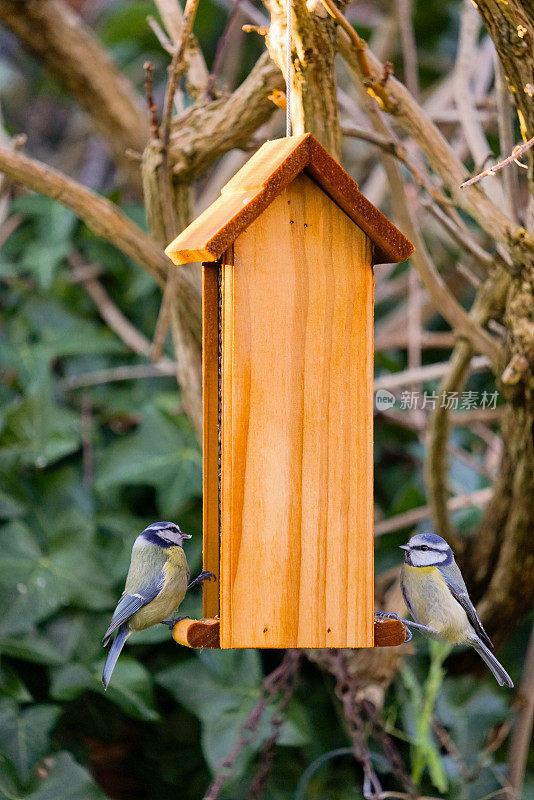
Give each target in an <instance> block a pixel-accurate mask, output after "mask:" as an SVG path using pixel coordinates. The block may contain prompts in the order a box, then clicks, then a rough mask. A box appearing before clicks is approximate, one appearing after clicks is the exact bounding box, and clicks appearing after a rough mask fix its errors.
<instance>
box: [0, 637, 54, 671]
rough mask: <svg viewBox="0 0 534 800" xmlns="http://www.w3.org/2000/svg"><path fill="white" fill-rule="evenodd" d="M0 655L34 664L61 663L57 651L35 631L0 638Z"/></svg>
mask: <svg viewBox="0 0 534 800" xmlns="http://www.w3.org/2000/svg"><path fill="white" fill-rule="evenodd" d="M0 654H2V655H6V656H11V657H12V658H20V659H22V660H24V661H32V662H34V663H36V664H60V663H61V662H62V661H63V657H62V655H61V653H60V652H59V650H58V649H57V648H56V647H54V645H53V644H52V643H51V642H50V641H49V640H48V639H47V638H46V637H45V636H41V635H40V634H39V633H37V632H35V631H32V632H31V633H28V634H26V635H25V636H21V635H17V636H13V637H11V636H0Z"/></svg>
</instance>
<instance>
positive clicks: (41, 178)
mask: <svg viewBox="0 0 534 800" xmlns="http://www.w3.org/2000/svg"><path fill="white" fill-rule="evenodd" d="M0 171H1V172H4V173H5V174H6V175H9V177H10V178H12V179H13V180H15V181H18V182H19V183H22V184H24V185H25V186H27V187H29V188H30V189H33V190H34V191H36V192H41V193H42V194H44V195H46V196H47V197H50V198H51V199H52V200H57V202H58V203H61V204H62V205H64V206H65V207H66V208H70V209H71V211H73V212H74V213H75V214H76V215H77V216H78V217H79V218H80V219H81V220H83V222H85V224H86V225H87V227H88V228H90V229H91V230H92V231H93V232H94V233H96V235H97V236H101V237H102V238H103V239H107V241H109V242H110V243H111V244H113V245H114V246H115V247H117V248H118V249H119V250H121V251H122V252H123V253H125V254H126V255H128V256H130V258H133V259H134V261H137V263H138V264H141V266H142V267H143V268H144V269H146V270H147V272H149V273H150V274H151V275H152V276H153V277H154V278H155V280H156V281H157V282H158V283H160V284H161V283H163V278H164V276H165V274H166V272H167V269H168V265H169V264H170V263H171V262H170V261H169V259H168V258H167V257H166V255H165V254H164V253H163V252H162V251H161V250H160V249H159V248H158V247H157V246H156V245H155V244H154V242H153V241H152V240H151V239H150V237H149V236H147V235H146V233H145V232H144V231H143V230H141V228H139V227H138V226H137V225H136V224H135V223H134V222H132V221H131V219H129V218H128V217H127V216H126V214H123V212H122V211H121V210H120V209H119V208H118V207H117V206H116V205H115V204H114V203H111V202H110V201H109V200H106V199H105V198H104V197H100V196H99V195H97V194H96V193H95V192H92V191H91V190H90V189H86V188H85V186H82V185H81V184H80V183H78V182H77V181H74V180H72V178H68V177H67V176H66V175H63V173H61V172H58V171H57V170H55V169H53V167H49V166H47V165H45V164H43V163H41V162H40V161H36V160H35V159H33V158H28V156H24V155H22V154H21V153H15V152H13V151H12V150H8V149H7V148H5V147H0Z"/></svg>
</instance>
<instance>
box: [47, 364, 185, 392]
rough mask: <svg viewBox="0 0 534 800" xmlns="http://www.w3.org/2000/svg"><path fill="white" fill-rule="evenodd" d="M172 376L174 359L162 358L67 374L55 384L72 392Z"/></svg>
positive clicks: (174, 365) (173, 374)
mask: <svg viewBox="0 0 534 800" xmlns="http://www.w3.org/2000/svg"><path fill="white" fill-rule="evenodd" d="M173 376H176V364H175V363H174V361H171V360H170V359H168V358H164V359H162V360H161V361H159V362H158V363H157V364H133V365H129V364H127V365H124V366H122V367H110V368H109V369H98V370H94V371H93V372H83V373H82V374H81V375H69V377H68V378H63V379H62V380H60V381H58V384H57V386H58V389H59V390H60V391H61V392H72V391H74V390H75V389H87V388H88V387H89V386H99V385H101V384H103V383H116V382H118V381H137V380H143V379H145V378H170V377H173Z"/></svg>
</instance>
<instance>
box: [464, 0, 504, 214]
mask: <svg viewBox="0 0 534 800" xmlns="http://www.w3.org/2000/svg"><path fill="white" fill-rule="evenodd" d="M481 24H482V23H481V19H480V16H479V14H478V13H477V10H476V8H475V7H474V6H473V4H472V3H471V2H470V0H464V1H463V3H462V11H461V24H460V35H459V37H458V53H457V55H456V64H455V66H454V82H453V85H454V96H455V100H456V107H457V108H458V113H459V115H460V124H461V126H462V131H463V134H464V136H465V139H466V141H467V145H468V147H469V150H470V152H471V154H472V156H473V158H474V160H475V163H476V164H482V163H483V161H484V159H486V158H487V157H488V154H489V155H491V149H490V147H489V145H488V142H487V140H486V137H485V136H484V132H483V130H482V127H481V125H480V123H479V121H478V119H477V116H476V113H475V105H474V102H473V92H472V91H471V76H472V74H473V68H474V63H473V52H474V50H475V48H476V46H477V41H478V34H479V31H480V26H481ZM498 188H500V187H498ZM496 199H497V197H496V198H495V200H496Z"/></svg>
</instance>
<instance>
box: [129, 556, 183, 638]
mask: <svg viewBox="0 0 534 800" xmlns="http://www.w3.org/2000/svg"><path fill="white" fill-rule="evenodd" d="M163 552H164V553H165V557H166V558H165V562H164V564H163V574H164V575H165V583H164V584H163V588H162V590H161V591H160V593H159V594H158V596H157V597H155V598H154V599H153V600H152V601H151V602H150V603H148V604H147V605H146V606H143V608H141V609H139V611H137V612H136V613H135V614H134V615H133V616H132V617H131V618H130V621H129V626H130V628H131V630H134V631H142V630H144V629H145V628H150V626H151V625H156V624H157V623H158V622H162V620H164V619H166V618H167V617H170V616H171V614H173V612H174V611H176V609H177V608H178V606H179V605H180V603H181V602H182V600H183V599H184V597H185V593H186V591H187V584H188V583H189V567H188V565H187V558H186V555H185V553H184V550H183V548H182V547H178V546H176V547H168V548H167V549H165V550H164V551H163Z"/></svg>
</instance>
